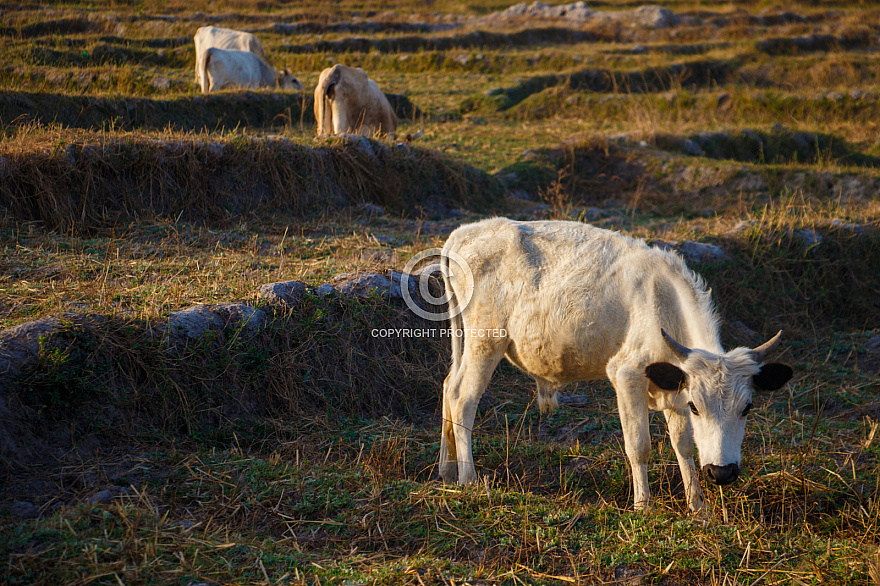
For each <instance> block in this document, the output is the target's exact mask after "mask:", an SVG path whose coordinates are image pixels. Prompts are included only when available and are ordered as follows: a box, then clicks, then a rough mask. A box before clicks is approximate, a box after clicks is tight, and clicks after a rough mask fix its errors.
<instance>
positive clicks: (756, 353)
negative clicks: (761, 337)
mask: <svg viewBox="0 0 880 586" xmlns="http://www.w3.org/2000/svg"><path fill="white" fill-rule="evenodd" d="M781 339H782V330H779V333H778V334H776V335H775V336H773V337H772V338H770V339H769V340H767V341H766V342H764V343H763V344H761V345H760V346H758V347H757V348H755V349H754V350H752V358H754V359H755V362H763V361H764V358H765V357H766V356H767V355H768V354H770V353H771V352H772V351H773V349H774V348H776V346H778V345H779V341H780V340H781Z"/></svg>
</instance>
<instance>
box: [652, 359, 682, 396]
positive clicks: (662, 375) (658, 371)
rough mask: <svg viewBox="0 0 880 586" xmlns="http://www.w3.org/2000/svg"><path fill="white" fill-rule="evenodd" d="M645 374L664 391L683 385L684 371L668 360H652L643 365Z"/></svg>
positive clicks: (674, 389) (675, 389)
mask: <svg viewBox="0 0 880 586" xmlns="http://www.w3.org/2000/svg"><path fill="white" fill-rule="evenodd" d="M645 376H646V377H648V378H649V379H650V380H651V382H652V383H654V385H655V386H657V387H658V388H661V389H663V390H664V391H677V390H679V389H680V388H682V387H683V386H684V383H685V380H686V378H685V375H684V371H683V370H682V369H680V368H679V367H677V366H675V365H674V364H669V363H668V362H654V363H653V364H649V365H648V366H646V367H645Z"/></svg>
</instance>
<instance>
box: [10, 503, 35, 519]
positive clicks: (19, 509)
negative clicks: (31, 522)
mask: <svg viewBox="0 0 880 586" xmlns="http://www.w3.org/2000/svg"><path fill="white" fill-rule="evenodd" d="M9 512H10V513H12V514H13V515H14V516H16V517H23V518H25V519H33V518H34V517H38V516H39V515H40V507H38V506H37V505H35V504H33V503H29V502H27V501H18V502H17V503H12V505H10V507H9Z"/></svg>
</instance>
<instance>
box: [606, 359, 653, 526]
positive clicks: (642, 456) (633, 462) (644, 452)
mask: <svg viewBox="0 0 880 586" xmlns="http://www.w3.org/2000/svg"><path fill="white" fill-rule="evenodd" d="M608 378H609V379H610V380H611V384H612V385H614V390H615V391H616V393H617V409H618V411H619V412H620V425H621V427H622V428H623V444H624V448H625V449H626V457H627V459H629V465H630V468H631V469H632V476H633V501H634V503H635V508H636V510H642V509H647V508H649V507H650V506H651V489H650V488H648V458H649V457H650V454H651V435H650V428H649V426H648V382H647V380H646V379H645V375H644V373H642V372H639V371H638V370H634V369H632V368H629V367H626V366H624V367H620V368H614V367H613V366H612V365H611V364H610V363H609V367H608Z"/></svg>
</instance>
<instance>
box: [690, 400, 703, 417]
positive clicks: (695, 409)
mask: <svg viewBox="0 0 880 586" xmlns="http://www.w3.org/2000/svg"><path fill="white" fill-rule="evenodd" d="M688 407H690V408H691V413H693V414H694V415H699V414H700V412H699V411H697V407H696V405H694V404H693V403H692V402H690V401H688Z"/></svg>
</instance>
